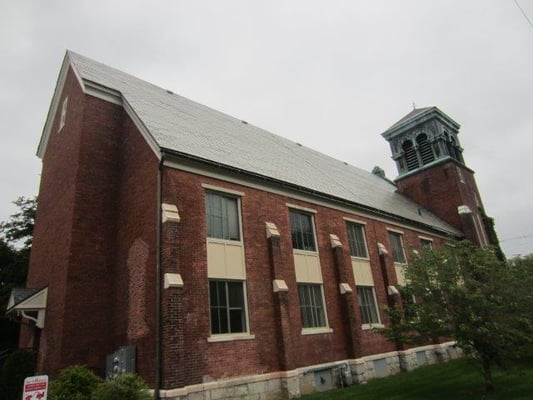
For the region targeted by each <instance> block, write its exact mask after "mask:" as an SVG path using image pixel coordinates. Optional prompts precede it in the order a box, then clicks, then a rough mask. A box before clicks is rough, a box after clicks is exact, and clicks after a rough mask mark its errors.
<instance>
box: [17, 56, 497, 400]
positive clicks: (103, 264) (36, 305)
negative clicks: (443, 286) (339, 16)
mask: <svg viewBox="0 0 533 400" xmlns="http://www.w3.org/2000/svg"><path fill="white" fill-rule="evenodd" d="M458 133H459V124H458V123H457V122H455V121H454V120H452V119H451V118H450V117H449V116H448V115H446V114H445V113H444V112H442V111H441V110H439V109H438V108H437V107H426V108H418V109H414V110H413V111H412V112H410V113H409V114H408V115H406V116H405V117H404V118H402V119H401V120H399V121H398V122H397V123H396V124H394V125H392V126H391V127H390V128H389V129H387V130H386V131H385V132H384V133H383V134H382V135H383V137H384V138H385V139H386V140H387V141H388V142H389V143H390V147H391V151H392V158H393V159H394V160H395V162H396V164H397V167H398V173H399V174H398V177H397V178H396V179H395V181H394V182H392V181H389V180H388V179H387V178H386V177H385V176H384V174H383V173H382V172H381V171H380V170H379V169H376V170H375V171H374V173H370V172H366V171H363V170H361V169H359V168H356V167H354V166H352V165H349V164H347V163H345V162H342V161H338V160H336V159H333V158H331V157H328V156H326V155H324V154H321V153H319V152H317V151H315V150H312V149H309V148H307V147H305V146H302V145H300V144H298V143H294V142H291V141H289V140H287V139H284V138H282V137H280V136H277V135H274V134H272V133H270V132H267V131H264V130H262V129H260V128H258V127H256V126H253V125H251V124H249V123H247V122H246V121H242V120H239V119H236V118H233V117H230V116H228V115H225V114H223V113H220V112H218V111H215V110H213V109H211V108H208V107H206V106H203V105H201V104H198V103H195V102H193V101H191V100H188V99H186V98H183V97H181V96H179V95H177V94H175V93H173V92H171V91H169V90H165V89H162V88H160V87H157V86H154V85H152V84H150V83H148V82H145V81H142V80H140V79H138V78H135V77H133V76H131V75H128V74H126V73H124V72H121V71H118V70H116V69H113V68H111V67H108V66H106V65H103V64H100V63H98V62H95V61H93V60H91V59H88V58H86V57H83V56H81V55H79V54H76V53H73V52H70V51H68V52H67V53H66V56H65V59H64V62H63V65H62V68H61V70H60V73H59V78H58V81H57V86H56V88H55V92H54V95H53V98H52V103H51V107H50V111H49V114H48V118H47V120H46V124H45V127H44V130H43V134H42V138H41V141H40V144H39V148H38V156H39V157H40V158H41V159H42V162H43V169H42V177H41V185H40V192H39V204H38V209H37V217H36V225H35V231H34V241H33V249H32V254H31V261H30V270H29V277H28V281H27V289H21V290H16V291H14V292H13V294H12V297H11V300H10V304H9V309H8V311H9V312H19V313H20V314H22V315H23V317H25V318H27V319H28V321H29V322H30V326H29V327H28V326H26V327H24V328H23V331H22V332H21V343H20V346H21V347H25V348H27V347H33V348H34V349H36V351H37V352H38V370H39V372H42V373H47V374H50V375H51V376H52V377H53V376H54V375H55V374H57V372H58V371H59V370H60V369H62V368H65V367H66V366H69V365H72V364H85V365H87V366H89V367H90V368H92V369H94V370H96V371H98V372H99V373H100V374H101V375H104V374H105V373H106V366H107V372H109V363H110V362H111V364H113V363H115V362H119V363H122V362H123V361H124V360H122V359H121V358H120V357H121V356H120V354H121V353H120V352H121V351H124V352H125V354H126V356H125V357H126V358H128V357H129V358H128V360H126V361H124V363H123V364H120V365H121V367H120V368H122V367H123V366H125V367H124V369H126V370H132V371H134V372H136V373H138V374H140V375H141V377H142V378H143V379H144V380H146V382H147V383H148V384H149V385H150V387H152V388H153V389H154V390H155V391H156V394H157V393H158V396H159V397H160V398H168V399H193V398H194V399H197V398H240V397H242V396H251V397H253V396H256V397H253V398H261V399H267V398H288V397H290V398H292V397H298V396H299V395H301V394H305V393H308V392H311V391H314V390H326V389H329V388H332V387H334V386H335V385H336V384H337V383H338V382H340V381H339V380H338V377H339V376H341V377H344V383H350V382H362V381H366V380H367V379H370V378H373V377H379V376H385V375H389V374H392V373H395V372H398V371H399V370H400V369H411V368H414V367H416V366H418V365H422V364H426V363H431V362H433V361H435V359H436V358H438V357H440V358H444V359H446V358H450V357H454V356H455V350H454V348H453V347H452V346H451V345H452V343H441V344H431V345H428V346H424V347H418V348H411V349H407V350H405V349H401V348H397V347H396V345H395V343H394V342H391V341H388V340H386V339H385V338H384V336H383V335H382V334H381V333H380V332H379V328H380V327H383V326H389V325H390V321H389V320H388V318H387V315H386V313H385V312H384V311H383V307H384V306H385V305H387V304H390V303H391V301H396V300H397V299H398V297H399V296H400V295H399V292H400V291H401V290H399V289H401V287H402V286H403V285H405V279H404V276H403V272H402V271H403V267H404V266H405V265H406V264H408V263H409V259H410V257H411V250H412V249H418V250H421V249H422V248H423V247H424V246H434V247H438V246H441V245H443V244H444V243H445V242H446V241H447V240H449V239H450V238H468V239H469V240H471V241H473V242H476V243H478V244H480V245H488V244H490V236H489V234H488V233H489V229H488V227H487V221H490V219H487V217H486V216H485V214H484V210H483V205H482V202H481V197H480V195H479V193H478V190H477V187H476V183H475V180H474V172H473V171H472V170H471V169H470V168H469V167H468V166H467V165H466V164H465V161H464V158H463V154H462V148H461V146H460V142H459V139H458ZM395 299H396V300H395ZM117 360H118V361H117ZM106 362H107V364H106ZM115 367H116V366H115Z"/></svg>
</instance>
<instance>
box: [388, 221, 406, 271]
mask: <svg viewBox="0 0 533 400" xmlns="http://www.w3.org/2000/svg"><path fill="white" fill-rule="evenodd" d="M387 231H388V234H389V243H390V246H391V253H392V254H391V255H392V259H393V261H394V264H399V265H406V264H407V255H406V254H405V241H404V233H403V232H402V231H397V230H394V229H387ZM393 234H394V235H398V237H399V239H400V246H401V248H402V254H403V261H398V260H395V258H394V246H393V243H392V240H391V237H392V236H391V235H393Z"/></svg>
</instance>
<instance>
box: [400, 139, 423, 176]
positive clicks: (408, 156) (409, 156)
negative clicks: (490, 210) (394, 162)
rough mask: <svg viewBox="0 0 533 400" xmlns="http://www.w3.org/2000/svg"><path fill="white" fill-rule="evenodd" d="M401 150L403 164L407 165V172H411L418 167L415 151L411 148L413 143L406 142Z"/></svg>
mask: <svg viewBox="0 0 533 400" xmlns="http://www.w3.org/2000/svg"><path fill="white" fill-rule="evenodd" d="M402 150H403V152H404V156H405V162H406V164H407V170H408V171H412V170H414V169H417V168H418V167H419V163H418V157H417V155H416V150H415V148H414V146H413V142H411V141H410V140H406V141H405V142H403V144H402Z"/></svg>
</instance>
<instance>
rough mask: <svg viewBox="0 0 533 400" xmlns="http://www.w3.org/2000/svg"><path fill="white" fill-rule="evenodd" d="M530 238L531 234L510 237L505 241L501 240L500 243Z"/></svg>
mask: <svg viewBox="0 0 533 400" xmlns="http://www.w3.org/2000/svg"><path fill="white" fill-rule="evenodd" d="M530 237H533V233H531V234H529V235H523V236H515V237H510V238H507V239H501V240H500V242H510V241H511V240H518V239H526V238H530Z"/></svg>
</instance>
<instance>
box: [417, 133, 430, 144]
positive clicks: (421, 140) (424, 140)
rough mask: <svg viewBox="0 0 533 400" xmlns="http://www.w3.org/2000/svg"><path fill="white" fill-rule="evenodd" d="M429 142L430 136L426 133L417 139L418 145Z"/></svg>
mask: <svg viewBox="0 0 533 400" xmlns="http://www.w3.org/2000/svg"><path fill="white" fill-rule="evenodd" d="M427 141H428V135H426V134H425V133H421V134H419V135H418V136H417V137H416V143H417V144H423V143H426V142H427Z"/></svg>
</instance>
